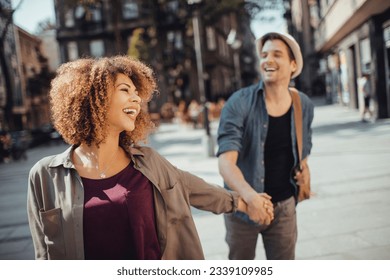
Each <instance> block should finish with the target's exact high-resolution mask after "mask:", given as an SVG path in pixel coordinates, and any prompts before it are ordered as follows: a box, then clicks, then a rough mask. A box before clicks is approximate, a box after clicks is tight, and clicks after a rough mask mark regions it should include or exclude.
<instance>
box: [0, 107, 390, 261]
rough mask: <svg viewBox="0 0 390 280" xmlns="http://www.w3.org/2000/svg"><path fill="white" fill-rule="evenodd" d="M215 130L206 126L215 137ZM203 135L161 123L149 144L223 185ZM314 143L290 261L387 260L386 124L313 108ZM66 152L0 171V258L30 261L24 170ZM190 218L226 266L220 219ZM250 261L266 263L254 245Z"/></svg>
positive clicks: (37, 152) (389, 178) (52, 149)
mask: <svg viewBox="0 0 390 280" xmlns="http://www.w3.org/2000/svg"><path fill="white" fill-rule="evenodd" d="M316 104H318V105H320V104H319V103H316ZM217 125H218V124H217V123H212V124H211V127H212V132H213V134H214V135H215V133H216V129H217ZM204 135H205V132H204V130H202V129H199V130H193V129H192V128H189V127H188V128H187V127H184V126H181V125H179V124H162V125H161V126H160V128H159V130H158V131H157V132H156V133H155V134H153V135H152V136H151V141H150V145H152V146H153V147H155V148H156V149H157V150H158V151H159V152H160V153H161V154H162V155H164V156H165V157H166V158H167V159H168V160H170V161H171V162H172V163H173V164H175V165H176V166H178V167H179V168H180V169H183V170H187V171H190V172H192V173H194V174H196V175H198V176H200V177H202V178H203V179H205V180H206V181H209V182H212V183H216V184H219V185H222V179H221V177H220V176H219V174H218V165H217V158H215V157H212V158H210V157H208V156H207V149H206V147H205V144H204V143H205V142H204V140H202V139H204ZM313 143H314V147H313V150H312V155H311V157H310V167H311V172H312V188H313V191H314V192H315V193H316V194H317V195H316V197H314V198H312V199H310V200H308V201H305V202H302V203H301V204H299V205H298V208H297V212H298V227H299V228H298V231H299V235H298V243H297V252H296V257H297V259H332V260H343V259H348V260H351V259H384V260H390V219H389V213H390V203H389V199H390V168H389V163H390V145H389V143H390V119H387V120H380V121H378V122H376V123H361V122H360V116H359V114H358V113H357V112H356V111H353V110H350V109H347V108H343V107H340V106H338V105H332V106H318V107H316V109H315V119H314V124H313ZM65 148H66V146H65V145H59V146H42V147H38V148H35V149H31V150H29V151H28V160H27V161H21V162H12V163H10V164H1V165H0V259H2V260H7V259H8V260H18V259H24V260H27V259H33V258H34V253H33V246H32V241H31V236H30V232H29V228H28V223H27V215H26V196H27V194H26V190H27V176H28V171H29V170H30V168H31V167H32V165H33V164H34V163H35V162H36V161H37V160H38V159H40V158H41V157H43V156H45V155H49V154H54V153H59V152H62V151H63V150H64V149H65ZM193 212H194V218H195V223H196V225H197V228H198V232H199V235H200V238H201V242H202V245H203V249H204V252H205V257H206V259H219V260H224V259H227V254H228V249H227V245H226V243H225V241H224V238H225V227H224V224H223V216H222V215H214V214H212V213H208V212H204V211H200V210H197V209H194V211H193ZM256 258H257V259H265V256H264V250H263V248H262V246H261V241H260V239H259V244H258V246H257V255H256Z"/></svg>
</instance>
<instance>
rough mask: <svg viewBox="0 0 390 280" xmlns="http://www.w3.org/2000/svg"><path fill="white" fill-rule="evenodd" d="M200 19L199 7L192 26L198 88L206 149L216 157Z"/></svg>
mask: <svg viewBox="0 0 390 280" xmlns="http://www.w3.org/2000/svg"><path fill="white" fill-rule="evenodd" d="M201 2H202V0H188V1H187V3H188V5H194V4H200V3H201ZM200 25H201V24H200V18H199V11H198V9H197V7H195V9H194V13H193V16H192V26H193V30H194V47H195V56H196V68H197V73H198V88H199V97H200V103H201V104H202V106H203V120H204V127H205V130H206V137H205V138H206V147H207V154H208V156H209V157H213V156H214V140H213V138H212V137H211V133H210V123H209V116H208V108H207V104H206V103H207V100H206V92H205V86H204V72H203V60H202V46H201V41H200V30H201V29H200Z"/></svg>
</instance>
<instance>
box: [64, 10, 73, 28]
mask: <svg viewBox="0 0 390 280" xmlns="http://www.w3.org/2000/svg"><path fill="white" fill-rule="evenodd" d="M65 27H74V17H73V11H72V10H68V11H66V13H65Z"/></svg>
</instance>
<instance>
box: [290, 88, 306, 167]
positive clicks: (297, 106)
mask: <svg viewBox="0 0 390 280" xmlns="http://www.w3.org/2000/svg"><path fill="white" fill-rule="evenodd" d="M289 90H290V93H291V97H292V102H293V109H294V122H295V134H296V136H297V144H298V156H299V165H301V162H302V138H303V137H302V134H303V132H302V105H301V98H300V97H299V93H298V90H296V89H295V88H289Z"/></svg>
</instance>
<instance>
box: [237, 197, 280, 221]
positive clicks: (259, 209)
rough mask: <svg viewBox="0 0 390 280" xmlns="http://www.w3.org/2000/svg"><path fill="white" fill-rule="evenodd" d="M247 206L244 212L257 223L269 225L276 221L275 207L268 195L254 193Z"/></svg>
mask: <svg viewBox="0 0 390 280" xmlns="http://www.w3.org/2000/svg"><path fill="white" fill-rule="evenodd" d="M240 199H242V198H240ZM245 204H246V207H245V208H244V209H242V210H243V212H245V213H246V214H248V216H249V218H250V219H251V220H252V221H254V222H255V223H258V224H261V225H269V224H270V223H271V221H272V220H273V219H274V206H273V204H272V202H271V197H270V196H269V195H268V194H266V193H255V192H254V193H253V195H252V196H251V197H249V200H248V202H245ZM239 208H240V207H239ZM242 210H241V211H242Z"/></svg>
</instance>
